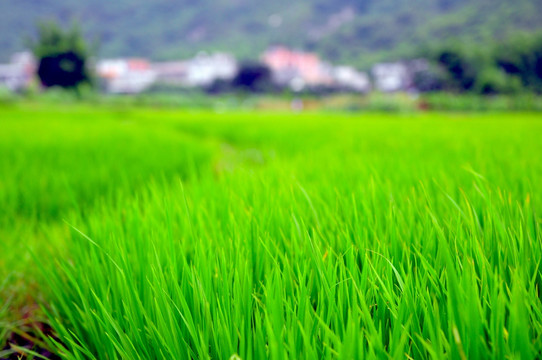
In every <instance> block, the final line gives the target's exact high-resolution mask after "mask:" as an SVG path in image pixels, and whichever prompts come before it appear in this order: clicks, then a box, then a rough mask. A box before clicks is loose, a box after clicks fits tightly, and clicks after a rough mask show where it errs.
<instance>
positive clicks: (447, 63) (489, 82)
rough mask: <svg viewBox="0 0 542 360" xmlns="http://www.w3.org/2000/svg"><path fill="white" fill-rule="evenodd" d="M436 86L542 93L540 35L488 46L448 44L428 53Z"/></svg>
mask: <svg viewBox="0 0 542 360" xmlns="http://www.w3.org/2000/svg"><path fill="white" fill-rule="evenodd" d="M429 58H430V59H431V60H433V62H434V63H435V64H436V65H437V67H435V68H433V77H434V78H436V79H438V81H437V82H436V83H437V84H438V86H437V88H439V89H441V90H447V91H457V92H474V93H479V94H514V93H519V92H527V91H528V92H535V93H539V94H540V93H542V34H534V35H533V34H518V35H516V36H514V37H512V38H509V39H508V40H506V41H499V42H496V43H495V44H492V45H489V46H487V45H486V46H480V45H476V44H464V43H459V42H455V43H451V44H449V45H447V46H444V47H442V48H440V49H437V50H433V51H430V52H429Z"/></svg>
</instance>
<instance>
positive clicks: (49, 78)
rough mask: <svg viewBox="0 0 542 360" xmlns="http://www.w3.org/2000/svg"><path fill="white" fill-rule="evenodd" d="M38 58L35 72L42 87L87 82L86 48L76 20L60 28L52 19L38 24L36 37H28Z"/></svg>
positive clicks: (89, 79) (70, 86)
mask: <svg viewBox="0 0 542 360" xmlns="http://www.w3.org/2000/svg"><path fill="white" fill-rule="evenodd" d="M29 46H30V48H31V49H32V52H33V53H34V56H35V57H36V59H38V61H39V66H38V76H39V77H40V80H41V83H42V84H43V85H44V86H46V87H52V86H60V87H64V88H78V87H79V86H81V85H84V84H86V85H87V86H88V85H89V84H90V81H91V76H90V74H89V69H88V66H87V60H88V57H89V55H90V54H89V51H88V49H87V45H86V43H85V41H84V39H83V36H82V34H81V31H80V29H79V27H78V25H77V24H75V23H74V24H73V25H72V27H71V28H70V29H68V30H65V31H64V30H63V29H62V28H61V27H60V26H59V25H58V24H56V23H55V22H52V21H50V22H43V23H39V24H38V36H37V39H36V40H31V41H29Z"/></svg>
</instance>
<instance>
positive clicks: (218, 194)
mask: <svg viewBox="0 0 542 360" xmlns="http://www.w3.org/2000/svg"><path fill="white" fill-rule="evenodd" d="M2 118H3V119H4V122H3V125H4V127H3V129H4V131H3V132H2V133H1V134H0V146H1V150H2V153H3V154H5V156H3V157H1V158H0V169H10V170H9V171H3V173H4V174H7V176H4V177H2V178H0V184H1V185H2V186H0V190H1V192H0V205H1V207H2V209H5V210H4V211H5V214H6V216H4V217H2V219H5V224H3V226H2V227H1V229H3V230H2V231H4V233H5V234H4V235H3V236H2V239H8V240H7V241H3V242H2V245H1V246H4V248H3V249H0V250H1V252H2V254H3V257H2V261H3V263H4V265H5V266H6V267H4V269H8V268H9V269H13V268H14V267H16V266H14V265H13V264H18V267H20V266H24V265H26V266H27V267H28V268H29V269H32V268H33V267H34V266H35V264H37V265H38V267H37V271H38V272H39V273H40V275H38V279H39V283H40V284H41V286H40V289H41V291H42V292H43V293H42V299H43V300H42V304H43V305H44V307H45V310H46V315H47V317H48V319H49V321H50V323H51V324H52V325H53V327H54V329H55V330H56V331H57V333H58V335H59V339H60V341H61V343H54V341H49V343H50V344H49V346H55V347H57V348H58V349H60V351H61V352H62V353H61V355H62V357H63V358H65V359H102V358H108V359H117V358H125V359H139V358H141V359H148V358H168V359H183V358H220V359H224V358H225V359H228V358H232V359H236V358H241V359H264V358H300V359H303V358H307V359H315V358H325V359H336V358H345V359H351V358H390V359H404V358H405V357H410V358H414V359H441V358H451V359H461V358H466V359H470V358H473V359H500V358H522V359H534V358H538V357H540V354H541V352H542V345H541V342H540V341H539V340H540V338H541V336H542V316H541V314H542V305H541V304H542V303H541V302H540V295H539V289H540V285H542V284H541V275H542V273H541V268H540V259H541V258H542V239H541V234H542V232H541V230H542V229H541V221H540V217H539V214H540V211H541V210H542V208H541V204H542V193H541V192H540V191H539V190H538V187H537V186H538V183H540V181H542V179H541V174H542V163H541V162H540V160H539V159H538V157H536V156H532V154H537V153H540V152H541V151H542V145H541V143H540V141H539V133H540V131H541V130H542V129H541V124H540V122H539V121H536V120H538V116H536V115H528V114H519V113H518V114H509V115H495V114H485V115H468V114H462V115H458V114H454V115H444V114H438V113H429V114H419V115H413V114H407V115H386V114H363V115H360V116H355V115H351V114H344V115H338V114H335V115H334V116H330V114H326V113H323V114H320V113H310V114H265V113H242V112H227V113H224V114H221V115H217V114H214V113H212V112H209V111H200V112H183V111H165V110H148V109H137V110H135V109H130V108H109V109H107V108H96V107H94V108H92V107H86V106H85V107H82V106H73V107H68V108H64V109H63V110H62V111H59V110H58V109H55V108H48V107H43V106H41V107H40V106H37V107H36V106H34V107H30V108H24V109H23V108H17V107H10V108H7V109H4V110H3V113H2ZM29 127H31V128H32V129H34V130H35V131H34V132H33V133H32V134H30V136H29V134H28V131H27V129H28V128H29ZM308 149H309V150H310V151H308ZM495 149H498V151H495ZM397 154H400V156H398V155H397ZM63 220H65V222H63ZM21 243H24V245H26V246H28V247H29V248H30V249H31V250H32V253H33V254H34V256H35V259H34V260H30V259H28V258H26V257H25V256H21V254H28V251H23V248H24V245H22V244H21ZM27 271H30V270H27ZM34 275H35V276H36V274H34ZM27 278H28V279H29V278H31V277H27ZM0 286H2V285H1V284H0ZM0 310H2V308H0Z"/></svg>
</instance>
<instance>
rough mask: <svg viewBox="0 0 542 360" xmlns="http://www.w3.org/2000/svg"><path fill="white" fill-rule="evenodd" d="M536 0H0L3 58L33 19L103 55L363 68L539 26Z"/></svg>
mask: <svg viewBox="0 0 542 360" xmlns="http://www.w3.org/2000/svg"><path fill="white" fill-rule="evenodd" d="M541 12H542V2H541V1H538V0H536V1H535V0H515V1H514V2H513V3H512V2H510V1H508V0H470V1H469V0H362V1H359V0H358V1H355V0H336V1H333V2H331V1H329V0H298V1H291V0H273V1H270V0H260V1H255V0H251V1H249V0H214V1H213V0H199V1H197V2H194V1H188V0H153V1H152V2H150V1H142V0H116V1H115V2H114V3H113V2H110V1H109V0H79V1H77V2H76V1H73V0H41V1H39V2H37V1H35V0H4V1H2V2H0V58H1V59H3V60H5V59H7V58H8V57H9V55H10V54H11V53H12V52H14V51H16V50H20V49H22V48H23V47H24V42H23V40H22V39H23V37H24V35H30V34H31V33H32V31H33V30H34V28H35V23H36V21H38V20H40V19H56V20H59V21H61V22H64V23H69V22H70V21H74V20H75V21H78V22H79V23H80V24H81V26H82V28H83V29H84V31H85V34H86V35H87V36H88V38H89V39H94V40H98V42H99V44H100V46H99V48H98V49H99V51H98V53H99V55H100V56H145V57H149V58H153V59H168V58H176V57H186V56H192V55H193V54H194V53H195V52H197V51H198V50H223V51H230V52H233V53H234V54H236V55H238V56H240V57H252V58H254V57H256V56H257V55H258V54H259V53H260V52H261V51H262V50H263V49H265V48H266V47H267V46H268V45H270V44H273V43H284V44H287V45H290V46H295V47H300V48H305V49H310V50H314V51H317V52H318V53H320V54H321V55H322V56H324V57H325V58H327V59H329V60H331V61H340V62H347V63H353V64H357V65H364V64H368V63H370V62H372V61H376V60H381V59H387V58H389V59H392V58H396V57H400V56H406V55H409V54H412V53H414V52H415V51H417V50H418V48H419V47H420V46H423V45H427V44H434V43H437V42H439V41H441V40H442V39H445V38H447V37H449V36H458V37H460V38H463V39H469V40H474V41H476V40H478V41H485V40H486V39H491V38H499V37H504V36H506V35H507V34H509V33H511V32H513V31H516V30H533V29H540V28H542V17H540V16H539V14H540V13H541Z"/></svg>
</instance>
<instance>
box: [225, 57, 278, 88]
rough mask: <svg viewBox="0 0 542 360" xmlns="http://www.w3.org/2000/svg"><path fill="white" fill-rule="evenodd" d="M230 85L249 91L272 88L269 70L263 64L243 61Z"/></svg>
mask: <svg viewBox="0 0 542 360" xmlns="http://www.w3.org/2000/svg"><path fill="white" fill-rule="evenodd" d="M232 85H233V87H234V88H237V89H241V90H245V91H250V92H264V91H269V90H272V88H273V81H272V78H271V70H270V69H269V68H268V67H267V66H266V65H264V64H260V63H245V64H243V65H241V67H240V68H239V71H238V73H237V75H236V76H235V78H234V79H233V81H232Z"/></svg>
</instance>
